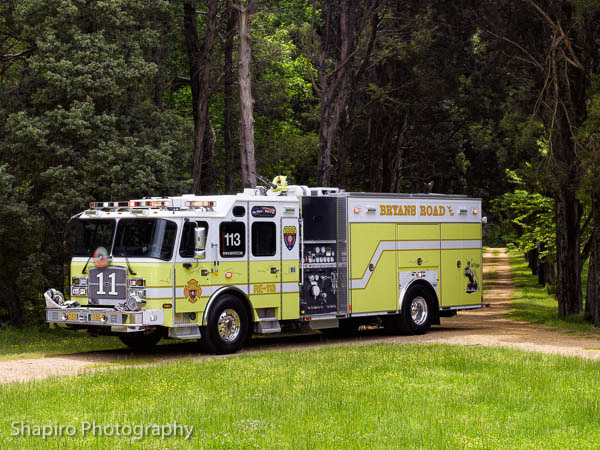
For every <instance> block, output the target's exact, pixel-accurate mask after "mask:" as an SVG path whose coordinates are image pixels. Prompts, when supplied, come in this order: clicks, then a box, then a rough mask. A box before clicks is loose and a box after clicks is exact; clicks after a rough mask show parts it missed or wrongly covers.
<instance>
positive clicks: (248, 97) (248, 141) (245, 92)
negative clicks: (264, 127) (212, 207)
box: [230, 0, 258, 187]
mask: <svg viewBox="0 0 600 450" xmlns="http://www.w3.org/2000/svg"><path fill="white" fill-rule="evenodd" d="M230 5H231V7H232V8H233V9H235V10H236V11H237V17H238V36H239V68H238V82H239V91H240V154H241V164H242V181H243V183H244V186H246V187H255V186H256V159H255V155H254V114H253V108H254V99H253V97H252V81H251V77H250V62H251V59H252V47H251V45H250V24H251V23H252V16H253V14H255V13H256V10H257V9H258V0H248V2H247V3H246V4H244V3H243V2H242V1H241V0H240V2H239V3H234V2H233V1H232V0H230Z"/></svg>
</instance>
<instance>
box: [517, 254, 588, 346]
mask: <svg viewBox="0 0 600 450" xmlns="http://www.w3.org/2000/svg"><path fill="white" fill-rule="evenodd" d="M509 257H510V267H511V273H512V280H513V283H514V286H515V290H514V292H513V294H512V298H511V307H510V317H511V318H513V319H517V320H524V321H527V322H535V323H542V324H545V325H550V326H553V327H556V328H561V329H565V330H568V331H572V332H578V333H593V334H595V335H598V334H600V329H598V328H596V327H595V326H593V325H591V324H590V323H589V322H586V321H585V320H584V317H583V313H579V314H572V315H570V316H567V317H566V318H560V317H559V315H558V302H557V300H556V297H555V296H554V295H553V294H552V293H551V292H549V289H548V285H546V286H540V284H539V283H538V278H537V277H536V276H535V275H532V273H531V270H530V269H529V267H528V264H527V260H526V259H525V257H524V255H523V253H522V252H520V251H517V250H513V251H510V252H509ZM582 279H583V281H582V284H583V288H584V298H585V286H586V280H587V267H584V271H583V274H582Z"/></svg>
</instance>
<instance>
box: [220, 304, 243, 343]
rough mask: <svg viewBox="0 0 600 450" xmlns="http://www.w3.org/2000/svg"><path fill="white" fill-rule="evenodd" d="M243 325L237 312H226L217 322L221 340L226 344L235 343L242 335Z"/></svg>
mask: <svg viewBox="0 0 600 450" xmlns="http://www.w3.org/2000/svg"><path fill="white" fill-rule="evenodd" d="M241 323H242V322H241V320H240V316H239V315H238V313H237V312H236V311H235V310H233V309H226V310H224V311H223V312H222V313H221V315H220V316H219V321H218V322H217V330H218V331H219V336H220V337H221V339H223V340H224V341H225V342H233V341H235V340H236V339H237V337H238V336H239V334H240V329H241V328H240V326H241Z"/></svg>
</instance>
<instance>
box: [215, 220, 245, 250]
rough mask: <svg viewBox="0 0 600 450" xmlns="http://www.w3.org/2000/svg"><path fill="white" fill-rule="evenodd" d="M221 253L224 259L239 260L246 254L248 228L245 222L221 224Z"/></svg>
mask: <svg viewBox="0 0 600 450" xmlns="http://www.w3.org/2000/svg"><path fill="white" fill-rule="evenodd" d="M219 251H220V253H221V256H222V257H223V258H239V257H241V256H244V255H245V254H246V226H245V225H244V223H243V222H221V225H220V226H219Z"/></svg>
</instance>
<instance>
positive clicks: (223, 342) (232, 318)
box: [201, 295, 250, 354]
mask: <svg viewBox="0 0 600 450" xmlns="http://www.w3.org/2000/svg"><path fill="white" fill-rule="evenodd" d="M249 332H250V324H249V321H248V313H247V312H246V308H245V307H244V304H243V303H242V301H241V300H240V299H239V298H237V297H234V296H232V295H223V296H221V297H219V298H218V299H217V300H216V303H215V304H214V305H213V307H212V308H211V309H210V311H209V313H208V318H207V324H206V328H205V329H204V334H203V336H202V339H201V344H202V346H203V347H204V348H206V349H207V350H208V351H209V352H211V353H217V354H225V353H235V352H237V351H238V350H239V349H241V348H242V347H243V345H244V343H246V342H247V338H248V334H249Z"/></svg>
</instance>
